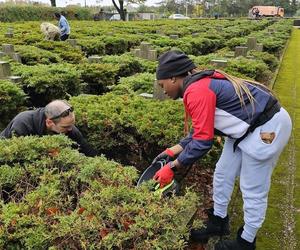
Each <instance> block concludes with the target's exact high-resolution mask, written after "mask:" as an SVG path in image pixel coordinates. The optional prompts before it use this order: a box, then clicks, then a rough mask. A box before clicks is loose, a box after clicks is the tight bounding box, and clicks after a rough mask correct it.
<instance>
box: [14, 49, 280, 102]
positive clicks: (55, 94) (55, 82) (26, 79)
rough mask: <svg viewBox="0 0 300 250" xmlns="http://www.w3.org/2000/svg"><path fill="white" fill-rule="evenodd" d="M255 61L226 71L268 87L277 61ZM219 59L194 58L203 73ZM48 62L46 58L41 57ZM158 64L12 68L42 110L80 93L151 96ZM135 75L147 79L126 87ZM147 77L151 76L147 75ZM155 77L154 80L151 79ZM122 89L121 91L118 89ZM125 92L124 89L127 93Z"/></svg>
mask: <svg viewBox="0 0 300 250" xmlns="http://www.w3.org/2000/svg"><path fill="white" fill-rule="evenodd" d="M253 55H254V56H256V57H254V58H253V59H248V58H232V59H230V60H229V61H228V66H227V67H226V68H225V71H227V72H229V73H232V74H234V75H240V76H242V77H246V78H251V79H255V80H258V81H262V82H265V83H268V82H269V81H270V79H271V78H272V71H273V70H274V69H275V68H276V66H277V65H278V60H277V59H276V57H274V56H272V55H270V54H267V53H264V52H253ZM217 56H218V55H214V54H213V55H209V56H200V57H194V56H191V58H192V59H193V60H194V61H195V63H196V64H197V65H198V66H199V67H200V68H203V69H205V68H206V69H207V68H212V66H211V65H210V63H209V62H210V60H211V59H213V58H216V57H217ZM40 59H41V60H44V61H48V59H49V57H48V58H47V54H44V55H43V56H41V57H40ZM156 65H157V62H151V61H146V60H143V59H139V58H136V57H134V56H133V55H131V54H123V55H121V56H116V55H115V56H104V57H103V58H102V63H92V64H88V63H87V62H85V63H80V64H78V65H74V64H65V63H57V64H51V65H42V64H39V65H36V66H26V65H21V64H16V63H15V64H13V67H12V71H13V73H14V75H19V76H21V77H22V82H21V83H20V86H21V87H22V89H23V90H24V91H25V93H26V94H27V95H28V96H29V97H30V101H31V105H32V106H43V105H45V104H47V103H48V102H49V101H50V100H53V99H57V98H68V96H75V95H79V94H81V93H87V94H103V93H105V92H108V91H111V87H113V90H118V91H120V89H121V88H122V89H123V90H124V91H125V93H126V92H128V91H129V92H131V91H134V92H137V93H141V92H148V93H149V91H150V93H151V92H152V90H151V88H152V85H153V84H152V83H151V79H152V82H153V81H154V78H155V77H154V74H153V73H154V72H155V68H156ZM136 73H145V74H146V75H145V76H146V77H143V75H142V77H138V78H137V79H136V81H135V83H134V81H133V80H130V81H129V83H127V84H124V81H126V79H123V80H122V78H125V77H129V76H132V78H135V76H133V75H135V74H136ZM147 73H148V75H147ZM150 75H152V77H151V76H150ZM119 84H120V85H121V86H119V87H118V85H119ZM124 88H125V89H124Z"/></svg>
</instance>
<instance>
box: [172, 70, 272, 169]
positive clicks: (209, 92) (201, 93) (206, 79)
mask: <svg viewBox="0 0 300 250" xmlns="http://www.w3.org/2000/svg"><path fill="white" fill-rule="evenodd" d="M246 84H247V83H246ZM247 87H248V88H249V90H250V92H251V94H252V95H253V97H254V99H255V101H254V106H253V105H252V104H251V103H250V100H249V99H248V97H247V95H246V94H244V102H245V105H244V106H242V105H241V103H240V99H239V97H238V95H237V94H236V92H235V89H234V87H233V85H232V84H231V82H230V81H228V80H227V79H226V78H225V77H224V76H223V75H221V74H220V73H218V72H215V71H214V70H208V71H201V72H199V73H196V74H193V75H190V76H188V77H186V79H185V80H184V89H183V91H184V92H183V102H184V106H185V112H186V113H187V114H188V115H189V116H190V117H191V120H192V127H193V129H192V130H191V132H190V134H189V135H188V136H187V137H186V138H184V139H183V140H181V141H180V143H179V144H180V145H181V146H182V147H183V148H184V150H183V151H182V152H181V153H180V155H179V156H178V158H177V160H178V161H179V163H180V164H182V165H183V166H186V165H191V164H193V163H194V162H195V161H196V160H198V159H199V158H201V157H202V156H203V155H204V154H205V153H207V152H208V151H209V149H210V148H211V147H212V144H213V138H214V135H215V134H217V135H225V136H228V137H230V138H233V139H239V138H242V137H243V136H245V135H246V134H247V133H248V132H249V128H251V127H253V126H254V125H255V122H256V121H257V120H258V118H259V116H260V115H261V114H262V113H263V112H264V111H265V109H266V107H267V106H268V105H269V104H270V103H273V102H276V103H277V100H276V99H275V98H274V96H273V95H271V94H270V92H269V91H268V90H267V89H264V88H263V87H260V86H253V85H251V84H247Z"/></svg>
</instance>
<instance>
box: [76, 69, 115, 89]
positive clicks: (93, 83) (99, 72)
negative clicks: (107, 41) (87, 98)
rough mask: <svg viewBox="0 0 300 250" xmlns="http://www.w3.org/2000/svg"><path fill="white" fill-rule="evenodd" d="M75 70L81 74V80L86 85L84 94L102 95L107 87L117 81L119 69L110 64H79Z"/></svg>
mask: <svg viewBox="0 0 300 250" xmlns="http://www.w3.org/2000/svg"><path fill="white" fill-rule="evenodd" d="M77 69H78V70H79V71H80V72H81V79H82V80H83V82H85V83H86V91H85V92H86V93H89V94H102V93H104V92H106V91H107V90H108V86H111V85H114V84H115V82H116V81H117V73H118V72H119V67H118V66H115V65H112V64H108V63H106V64H100V63H92V64H87V63H85V64H79V65H78V66H77Z"/></svg>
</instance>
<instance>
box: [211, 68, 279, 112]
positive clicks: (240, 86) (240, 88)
mask: <svg viewBox="0 0 300 250" xmlns="http://www.w3.org/2000/svg"><path fill="white" fill-rule="evenodd" d="M215 72H218V73H220V74H221V75H223V76H225V77H226V78H227V79H228V80H229V81H230V82H231V84H232V85H233V87H234V89H235V92H236V94H237V95H238V97H239V99H240V102H241V105H242V106H245V101H244V94H246V96H247V97H248V99H249V101H250V103H251V105H252V107H253V108H254V102H255V98H254V97H253V95H252V94H251V91H250V90H249V88H248V87H247V85H246V82H247V83H248V84H250V85H252V86H257V87H260V89H262V90H265V91H267V92H268V93H270V94H271V95H274V94H273V92H272V90H271V89H269V88H268V87H267V86H265V85H263V84H261V83H259V82H256V81H253V80H246V79H243V78H239V77H235V76H232V75H229V74H227V73H226V72H224V71H222V70H219V69H217V70H215ZM253 111H254V109H253Z"/></svg>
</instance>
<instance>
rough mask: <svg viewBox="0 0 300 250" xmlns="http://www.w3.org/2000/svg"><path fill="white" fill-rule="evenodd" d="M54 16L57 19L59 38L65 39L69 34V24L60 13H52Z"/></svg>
mask: <svg viewBox="0 0 300 250" xmlns="http://www.w3.org/2000/svg"><path fill="white" fill-rule="evenodd" d="M54 15H55V18H56V19H57V20H58V27H59V29H60V40H61V41H65V40H67V39H68V38H69V35H70V25H69V23H68V21H67V19H66V18H65V17H64V16H63V15H62V14H60V13H58V12H56V13H54Z"/></svg>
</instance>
